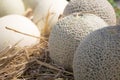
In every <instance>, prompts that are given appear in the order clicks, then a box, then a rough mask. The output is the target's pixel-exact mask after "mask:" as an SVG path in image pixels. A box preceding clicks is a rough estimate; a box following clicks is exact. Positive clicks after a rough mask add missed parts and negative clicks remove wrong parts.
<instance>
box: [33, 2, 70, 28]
mask: <svg viewBox="0 0 120 80" xmlns="http://www.w3.org/2000/svg"><path fill="white" fill-rule="evenodd" d="M67 4H68V2H67V1H66V0H40V1H39V5H38V6H37V7H36V9H35V11H34V13H33V16H34V17H33V21H34V22H35V23H37V26H38V27H39V29H40V30H42V29H43V28H44V27H46V26H47V27H48V28H49V29H51V27H53V25H54V24H55V23H56V22H57V21H58V19H59V17H60V15H62V14H63V11H64V8H65V6H66V5H67Z"/></svg>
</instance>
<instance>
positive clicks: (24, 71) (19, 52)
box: [0, 10, 73, 80]
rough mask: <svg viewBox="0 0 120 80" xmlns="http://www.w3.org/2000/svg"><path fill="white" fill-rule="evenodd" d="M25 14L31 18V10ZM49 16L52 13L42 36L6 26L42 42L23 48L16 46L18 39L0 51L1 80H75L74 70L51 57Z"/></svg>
mask: <svg viewBox="0 0 120 80" xmlns="http://www.w3.org/2000/svg"><path fill="white" fill-rule="evenodd" d="M29 12H30V13H29ZM24 15H25V16H27V17H29V18H30V19H31V16H30V15H31V10H28V11H27V12H25V14H24ZM49 16H50V13H48V15H47V17H46V21H45V22H46V25H45V28H44V29H43V30H44V31H43V33H42V34H43V36H42V37H38V36H34V35H30V34H27V33H23V32H20V31H17V30H15V29H11V28H9V26H7V27H6V29H8V30H11V31H14V32H16V33H19V34H23V35H27V36H30V37H34V38H37V39H40V42H39V43H38V44H36V45H33V46H30V47H24V48H21V47H16V46H17V45H18V44H19V42H20V41H18V42H16V44H14V45H12V46H8V47H7V48H5V49H4V50H2V51H0V80H57V79H58V80H59V79H61V80H73V73H72V72H68V71H66V70H65V69H64V68H63V67H60V66H57V65H56V64H54V63H53V62H52V60H51V59H50V57H49V51H48V36H49V33H50V31H49V30H50V29H49V25H48V18H49ZM44 35H45V36H44ZM46 35H47V36H46ZM59 77H61V78H59Z"/></svg>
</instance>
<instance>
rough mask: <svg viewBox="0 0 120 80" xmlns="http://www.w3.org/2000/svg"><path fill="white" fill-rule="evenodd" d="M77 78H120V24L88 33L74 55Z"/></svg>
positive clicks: (74, 69) (87, 79) (108, 79)
mask: <svg viewBox="0 0 120 80" xmlns="http://www.w3.org/2000/svg"><path fill="white" fill-rule="evenodd" d="M73 65H74V66H73V71H74V77H75V80H120V26H113V27H106V28H103V29H100V30H97V31H95V32H92V33H91V34H90V35H88V36H87V37H86V38H85V39H84V41H83V42H81V44H80V45H79V47H78V48H77V51H76V53H75V55H74V61H73Z"/></svg>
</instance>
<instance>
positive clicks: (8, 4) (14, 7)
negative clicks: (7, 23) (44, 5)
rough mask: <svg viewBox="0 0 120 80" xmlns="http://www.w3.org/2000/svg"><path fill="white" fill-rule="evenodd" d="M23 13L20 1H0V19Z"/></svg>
mask: <svg viewBox="0 0 120 80" xmlns="http://www.w3.org/2000/svg"><path fill="white" fill-rule="evenodd" d="M24 11H25V9H24V4H23V2H22V0H0V17H2V16H5V15H8V14H23V13H24Z"/></svg>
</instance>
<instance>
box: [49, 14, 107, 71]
mask: <svg viewBox="0 0 120 80" xmlns="http://www.w3.org/2000/svg"><path fill="white" fill-rule="evenodd" d="M105 26H107V23H106V22H105V21H104V20H102V19H101V18H100V17H97V16H96V15H93V14H78V13H74V14H71V15H69V16H66V17H64V18H62V19H61V20H59V21H58V22H57V24H56V25H55V26H54V27H53V29H52V31H51V33H50V37H49V50H50V57H51V59H52V60H53V61H54V62H55V63H57V64H58V65H60V66H63V67H64V68H66V69H68V70H71V69H72V61H73V54H74V52H75V50H76V48H77V46H78V44H79V43H80V42H81V41H82V40H83V39H84V37H85V36H86V35H87V34H89V33H90V32H92V31H94V30H96V29H99V28H102V27H105Z"/></svg>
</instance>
